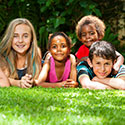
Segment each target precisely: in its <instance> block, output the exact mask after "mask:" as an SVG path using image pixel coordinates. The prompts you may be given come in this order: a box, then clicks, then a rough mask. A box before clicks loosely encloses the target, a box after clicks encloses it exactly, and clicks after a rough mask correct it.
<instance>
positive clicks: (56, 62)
mask: <svg viewBox="0 0 125 125" xmlns="http://www.w3.org/2000/svg"><path fill="white" fill-rule="evenodd" d="M70 48H71V40H70V39H69V37H68V36H67V35H66V34H65V33H63V32H56V33H54V34H52V35H51V36H50V38H49V43H48V49H49V52H50V54H51V57H50V58H49V59H47V57H46V59H45V62H44V64H43V68H42V71H41V73H40V76H39V78H38V80H36V85H37V86H42V87H52V88H54V87H77V86H78V83H77V82H76V60H75V56H73V55H72V54H70ZM49 56H50V55H49Z"/></svg>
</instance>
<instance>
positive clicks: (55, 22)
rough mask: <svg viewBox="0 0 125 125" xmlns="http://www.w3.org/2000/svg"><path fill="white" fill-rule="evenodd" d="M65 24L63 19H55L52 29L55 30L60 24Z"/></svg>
mask: <svg viewBox="0 0 125 125" xmlns="http://www.w3.org/2000/svg"><path fill="white" fill-rule="evenodd" d="M64 23H65V18H64V17H62V18H57V19H55V21H54V28H57V27H58V26H59V25H60V24H64Z"/></svg>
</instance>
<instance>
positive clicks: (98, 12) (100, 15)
mask: <svg viewBox="0 0 125 125" xmlns="http://www.w3.org/2000/svg"><path fill="white" fill-rule="evenodd" d="M93 11H94V12H95V14H96V15H97V16H99V17H102V14H101V12H100V10H99V9H96V8H95V9H93Z"/></svg>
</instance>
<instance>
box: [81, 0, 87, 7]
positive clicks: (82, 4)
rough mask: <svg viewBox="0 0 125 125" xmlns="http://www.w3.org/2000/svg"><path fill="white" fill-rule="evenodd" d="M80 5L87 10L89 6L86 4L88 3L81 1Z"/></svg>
mask: <svg viewBox="0 0 125 125" xmlns="http://www.w3.org/2000/svg"><path fill="white" fill-rule="evenodd" d="M79 4H80V6H81V7H83V8H86V7H87V6H88V4H87V3H86V1H81V2H80V3H79Z"/></svg>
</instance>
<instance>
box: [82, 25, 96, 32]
mask: <svg viewBox="0 0 125 125" xmlns="http://www.w3.org/2000/svg"><path fill="white" fill-rule="evenodd" d="M90 30H96V28H95V25H94V24H85V25H83V26H82V31H90Z"/></svg>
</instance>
